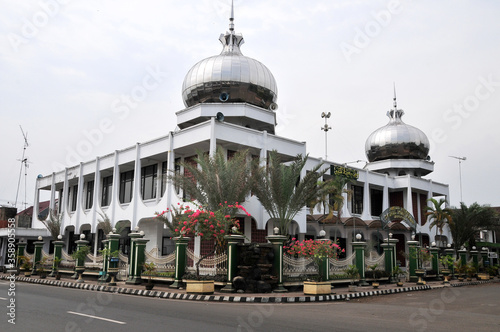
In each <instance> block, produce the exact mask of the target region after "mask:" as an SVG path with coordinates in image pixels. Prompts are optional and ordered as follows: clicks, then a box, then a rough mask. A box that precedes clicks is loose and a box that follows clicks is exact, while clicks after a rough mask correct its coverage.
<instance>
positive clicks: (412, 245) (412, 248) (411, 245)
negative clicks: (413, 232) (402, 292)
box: [406, 236, 419, 282]
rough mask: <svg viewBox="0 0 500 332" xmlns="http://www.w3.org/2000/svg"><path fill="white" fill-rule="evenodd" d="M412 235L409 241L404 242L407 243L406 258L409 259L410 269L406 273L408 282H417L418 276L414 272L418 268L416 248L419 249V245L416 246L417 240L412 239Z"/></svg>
mask: <svg viewBox="0 0 500 332" xmlns="http://www.w3.org/2000/svg"><path fill="white" fill-rule="evenodd" d="M413 239H414V236H412V240H411V241H408V242H406V243H407V244H408V251H409V255H408V259H409V264H408V265H409V267H410V271H408V272H409V273H408V275H409V277H410V282H417V281H418V277H417V275H416V274H415V271H416V270H417V269H418V268H419V266H418V250H419V246H418V241H414V240H413Z"/></svg>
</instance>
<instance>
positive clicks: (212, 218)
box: [157, 202, 250, 275]
mask: <svg viewBox="0 0 500 332" xmlns="http://www.w3.org/2000/svg"><path fill="white" fill-rule="evenodd" d="M219 206H220V208H219V209H218V210H217V211H209V210H207V209H204V208H203V207H202V206H197V205H196V204H195V203H190V205H186V206H184V205H180V204H178V207H175V208H172V209H171V210H169V209H167V210H166V211H163V212H161V213H159V214H158V216H157V218H160V219H161V220H162V221H163V222H165V223H166V224H167V226H168V227H169V228H170V230H171V232H172V234H173V235H174V236H175V237H183V236H192V237H195V236H199V237H200V238H201V239H202V240H213V241H214V242H215V247H214V250H213V251H212V252H210V253H208V254H207V255H205V256H203V257H201V258H200V260H199V261H198V262H197V264H196V270H197V275H199V272H198V270H199V264H200V262H201V261H202V260H203V259H205V258H206V257H208V256H210V255H212V254H214V253H215V252H218V253H220V252H223V251H224V250H225V249H226V241H225V240H224V236H226V235H228V234H230V233H233V234H241V232H240V230H239V229H240V223H239V221H238V219H236V218H234V215H235V214H236V212H237V211H239V210H241V211H243V212H244V213H245V214H246V215H247V216H250V214H249V213H248V212H247V211H246V210H245V208H244V207H243V206H242V205H240V204H238V202H236V203H234V204H228V203H227V202H224V204H222V203H220V204H219ZM167 212H171V215H172V218H171V219H172V220H171V221H169V220H168V219H167V218H166V216H165V214H166V213H167Z"/></svg>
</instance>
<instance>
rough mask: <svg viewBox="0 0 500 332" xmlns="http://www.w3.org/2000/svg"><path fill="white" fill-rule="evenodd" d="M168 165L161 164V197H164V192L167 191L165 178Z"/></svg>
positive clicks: (165, 163)
mask: <svg viewBox="0 0 500 332" xmlns="http://www.w3.org/2000/svg"><path fill="white" fill-rule="evenodd" d="M167 170H168V163H167V162H166V161H164V162H163V163H162V164H161V188H160V189H161V190H160V191H161V196H162V197H163V195H165V190H166V189H167V177H168V174H167V173H168V171H167Z"/></svg>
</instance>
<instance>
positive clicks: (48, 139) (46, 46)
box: [0, 0, 500, 207]
mask: <svg viewBox="0 0 500 332" xmlns="http://www.w3.org/2000/svg"><path fill="white" fill-rule="evenodd" d="M0 4H1V7H0V35H1V38H0V135H1V140H0V151H1V155H2V158H1V159H0V160H1V163H0V204H7V202H11V203H13V202H14V200H15V198H16V191H17V185H18V176H19V171H20V165H21V163H20V161H19V160H20V159H21V156H22V152H23V144H24V139H23V136H22V133H21V130H20V128H19V125H21V126H22V128H23V129H24V131H25V132H27V133H28V142H29V147H28V148H27V151H26V156H27V157H28V160H29V161H30V164H29V169H28V181H27V202H28V204H29V205H31V204H32V203H33V198H34V187H35V178H36V176H37V175H38V174H42V175H48V174H50V173H52V172H53V171H55V170H57V168H58V167H61V166H71V165H74V164H76V163H77V162H79V161H87V160H92V159H94V158H95V157H96V156H99V155H105V154H108V153H111V152H113V151H114V150H117V149H122V148H126V147H128V146H131V145H134V144H135V143H136V142H144V141H147V140H150V139H153V138H156V137H159V136H162V135H165V134H167V133H168V132H169V131H172V130H174V129H175V124H176V118H175V112H177V111H179V110H181V109H183V108H184V105H183V102H182V97H181V87H182V82H183V79H184V76H185V74H186V73H187V72H188V70H189V69H190V68H191V67H192V66H193V65H194V64H195V63H196V62H198V61H199V60H202V59H204V58H206V57H209V56H212V55H216V54H219V53H220V51H221V49H222V47H221V45H220V43H219V41H218V37H219V34H220V33H224V32H225V31H226V30H227V29H228V18H229V14H230V0H189V1H180V0H175V1H174V0H162V1H159V0H157V1H148V0H144V1H140V2H139V1H102V0H99V1H98V0H86V1H77V0H73V1H69V0H59V1H57V0H35V1H28V0H24V1H6V0H1V1H0ZM234 5H235V30H236V32H237V33H242V34H243V36H244V38H245V44H244V45H243V46H242V52H243V54H244V55H246V56H249V57H252V58H254V59H257V60H259V61H260V62H262V63H264V64H265V65H266V66H267V67H268V68H269V69H270V70H271V72H272V73H273V74H274V77H275V79H276V81H277V84H278V105H279V109H278V111H277V121H278V126H277V128H276V133H277V134H278V135H280V136H284V137H287V138H292V139H295V140H298V141H306V142H307V150H308V152H309V153H310V155H311V156H315V157H321V156H324V154H325V146H324V138H325V136H324V132H323V131H321V129H320V128H321V126H322V125H323V124H324V120H323V119H322V118H321V113H322V112H331V113H332V116H331V118H330V120H329V124H330V125H331V126H332V127H333V129H332V130H331V131H329V132H328V157H329V158H328V159H329V160H333V161H336V162H340V163H345V162H351V161H355V160H358V159H361V160H366V156H365V149H364V148H365V141H366V139H367V137H368V136H369V135H370V133H371V132H373V131H374V130H376V129H377V128H379V127H381V126H384V125H385V124H386V123H387V122H388V118H387V117H386V112H387V111H388V110H389V109H390V108H391V107H392V97H393V82H396V88H397V97H398V106H399V107H400V108H402V109H403V110H404V111H405V115H404V117H403V120H404V121H405V122H406V123H407V124H410V125H412V126H415V127H417V128H419V129H421V130H422V131H424V132H425V133H426V134H427V136H428V137H429V139H430V141H431V151H430V156H431V158H432V160H433V161H434V162H435V171H434V173H431V174H430V175H429V176H427V178H431V179H433V181H436V182H441V183H448V184H449V185H450V201H451V204H452V205H458V203H459V201H460V189H459V188H460V185H459V183H460V182H459V167H458V160H456V159H453V158H450V157H449V156H458V157H466V158H467V160H466V161H464V162H463V163H462V185H463V200H464V201H465V203H467V204H471V203H473V202H476V201H477V202H478V203H480V204H491V205H493V206H500V194H499V193H500V189H499V188H500V176H499V174H498V170H499V167H498V164H499V162H500V153H499V152H500V148H499V147H500V131H499V129H498V128H499V118H500V116H499V115H498V112H499V111H500V107H499V106H500V65H499V61H500V60H499V59H500V46H499V41H500V20H499V19H498V17H499V14H500V3H499V2H498V1H493V0H484V1H477V0H476V1H472V0H471V1H465V0H453V1H452V0H449V1H432V0H427V1H404V0H401V1H375V0H365V1H362V0H359V1H353V0H349V1H347V0H346V1H332V0H325V1H315V0H311V1H303V0H274V1H269V0H267V1H264V0H252V1H250V0H235V1H234ZM148 75H150V76H152V77H155V80H153V81H148V82H149V83H150V84H149V85H148V89H147V90H145V89H144V79H145V77H147V76H148ZM141 89H142V90H141ZM137 91H146V94H145V95H144V96H142V97H141V100H140V102H137V103H134V104H133V105H131V106H130V107H128V108H129V109H130V112H128V113H127V114H125V113H123V112H117V110H118V109H119V107H120V105H122V104H120V103H123V100H124V99H123V98H126V97H127V96H130V95H131V94H133V93H137ZM97 130H99V131H100V132H101V133H102V137H100V135H97V134H95V133H96V131H97ZM92 134H93V135H92ZM89 137H90V138H89ZM75 160H77V161H75ZM353 166H358V167H362V166H364V163H359V164H353ZM21 187H22V188H21V190H20V193H19V198H18V202H24V177H23V180H22V182H21ZM19 207H20V206H19Z"/></svg>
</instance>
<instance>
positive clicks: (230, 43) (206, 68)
mask: <svg viewBox="0 0 500 332" xmlns="http://www.w3.org/2000/svg"><path fill="white" fill-rule="evenodd" d="M232 16H233V14H232V13H231V18H230V24H229V32H226V34H225V35H223V34H221V35H220V38H219V40H220V41H221V43H222V45H223V46H224V48H223V50H222V53H221V54H220V55H216V56H212V57H209V58H206V59H204V60H201V61H200V62H198V63H197V64H195V65H194V66H193V67H192V68H191V69H190V70H189V71H188V73H187V74H186V77H185V78H184V83H183V85H182V98H183V100H184V105H186V107H189V106H193V105H196V104H199V103H220V102H228V103H231V102H237V103H238V102H243V103H249V104H252V105H256V106H259V107H262V108H266V109H271V110H275V109H276V107H277V105H276V101H277V98H278V97H277V92H278V88H277V85H276V81H275V79H274V76H273V74H272V73H271V71H270V70H269V69H268V68H267V67H266V66H264V65H263V64H262V63H260V62H259V61H257V60H254V59H252V58H249V57H246V56H244V55H243V54H242V53H241V51H240V46H241V45H242V44H243V43H244V40H243V36H241V35H240V34H235V33H234V24H233V20H234V19H233V17H232Z"/></svg>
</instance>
